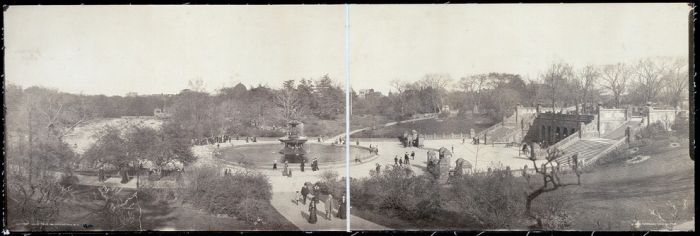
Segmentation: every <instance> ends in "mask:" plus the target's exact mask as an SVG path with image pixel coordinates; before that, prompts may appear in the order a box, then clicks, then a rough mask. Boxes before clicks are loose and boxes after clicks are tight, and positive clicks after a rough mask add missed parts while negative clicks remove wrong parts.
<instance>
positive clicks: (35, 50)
mask: <svg viewBox="0 0 700 236" xmlns="http://www.w3.org/2000/svg"><path fill="white" fill-rule="evenodd" d="M4 16H5V35H6V37H5V48H6V54H5V55H6V58H5V59H6V60H5V63H6V64H5V70H6V73H7V74H6V81H5V91H4V92H5V106H6V108H7V110H6V111H7V113H6V117H5V118H6V123H5V127H6V130H7V133H6V136H5V140H6V142H5V145H6V146H5V150H6V156H5V161H6V167H7V169H6V172H5V173H6V178H7V193H8V194H7V195H6V200H7V214H6V216H7V220H8V221H7V222H8V230H9V231H58V230H60V231H65V230H69V231H80V230H88V231H92V230H99V231H113V230H119V231H125V230H128V231H140V230H156V231H168V230H178V231H182V230H197V231H250V230H284V231H296V230H304V231H314V230H342V231H345V230H347V215H348V209H347V208H346V207H347V197H345V195H344V194H345V189H346V188H345V180H344V177H343V176H345V173H346V171H345V169H346V168H345V156H346V150H345V145H344V141H345V139H344V138H343V133H345V126H346V125H345V94H346V93H345V92H344V91H345V90H344V88H345V77H344V76H345V63H344V61H345V59H344V58H345V57H344V54H345V35H346V34H345V28H344V24H345V18H344V7H343V6H126V5H125V6H10V7H9V9H8V10H6V11H5V12H4Z"/></svg>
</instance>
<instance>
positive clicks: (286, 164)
mask: <svg viewBox="0 0 700 236" xmlns="http://www.w3.org/2000/svg"><path fill="white" fill-rule="evenodd" d="M283 167H284V169H283V170H282V176H287V177H292V169H291V168H289V161H287V160H285V161H284V166H283ZM305 167H306V160H304V159H302V160H301V162H300V163H299V170H300V171H301V172H304V169H305ZM272 170H277V160H275V161H274V162H272ZM318 170H319V168H318V158H314V159H313V160H311V171H318Z"/></svg>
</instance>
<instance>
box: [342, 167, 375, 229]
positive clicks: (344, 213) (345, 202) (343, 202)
mask: <svg viewBox="0 0 700 236" xmlns="http://www.w3.org/2000/svg"><path fill="white" fill-rule="evenodd" d="M377 165H378V164H377ZM346 204H347V200H346V199H345V192H343V195H342V196H341V197H340V200H339V201H338V205H339V206H338V214H337V215H336V216H337V217H338V218H340V219H345V217H346V215H347V205H346Z"/></svg>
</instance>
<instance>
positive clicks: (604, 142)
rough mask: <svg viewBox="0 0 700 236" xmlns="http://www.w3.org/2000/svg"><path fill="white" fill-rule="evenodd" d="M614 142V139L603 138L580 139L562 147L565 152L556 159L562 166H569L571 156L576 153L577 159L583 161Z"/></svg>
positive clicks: (598, 153)
mask: <svg viewBox="0 0 700 236" xmlns="http://www.w3.org/2000/svg"><path fill="white" fill-rule="evenodd" d="M615 143H616V140H613V139H605V138H589V139H581V140H578V141H576V142H574V143H573V144H571V145H569V146H568V147H566V148H564V150H563V151H564V152H565V153H566V154H564V155H563V156H561V157H559V158H557V160H556V161H557V162H559V164H560V165H561V166H562V167H564V166H570V165H571V164H573V163H572V161H571V160H572V159H571V157H572V156H573V155H575V154H576V153H578V159H579V160H581V161H584V162H585V161H587V160H590V159H592V158H593V157H595V156H596V155H600V154H601V153H602V152H603V151H605V150H606V149H608V148H609V147H610V146H612V145H614V144H615Z"/></svg>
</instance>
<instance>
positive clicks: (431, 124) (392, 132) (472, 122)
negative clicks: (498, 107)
mask: <svg viewBox="0 0 700 236" xmlns="http://www.w3.org/2000/svg"><path fill="white" fill-rule="evenodd" d="M352 123H353V124H355V120H353V121H352ZM378 124H379V123H378ZM491 125H493V124H492V121H491V120H490V119H489V118H487V117H485V116H480V115H476V116H472V115H467V117H459V116H455V117H448V118H444V119H429V120H420V121H416V122H408V123H399V124H396V125H393V126H389V127H381V128H380V127H378V129H376V130H370V131H363V132H359V133H356V134H353V135H352V137H357V138H396V137H398V136H399V135H401V134H403V133H404V132H406V131H411V130H416V131H418V133H421V134H450V133H454V134H459V133H463V134H469V130H470V129H474V132H479V131H481V130H483V129H486V128H488V127H489V126H491Z"/></svg>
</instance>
